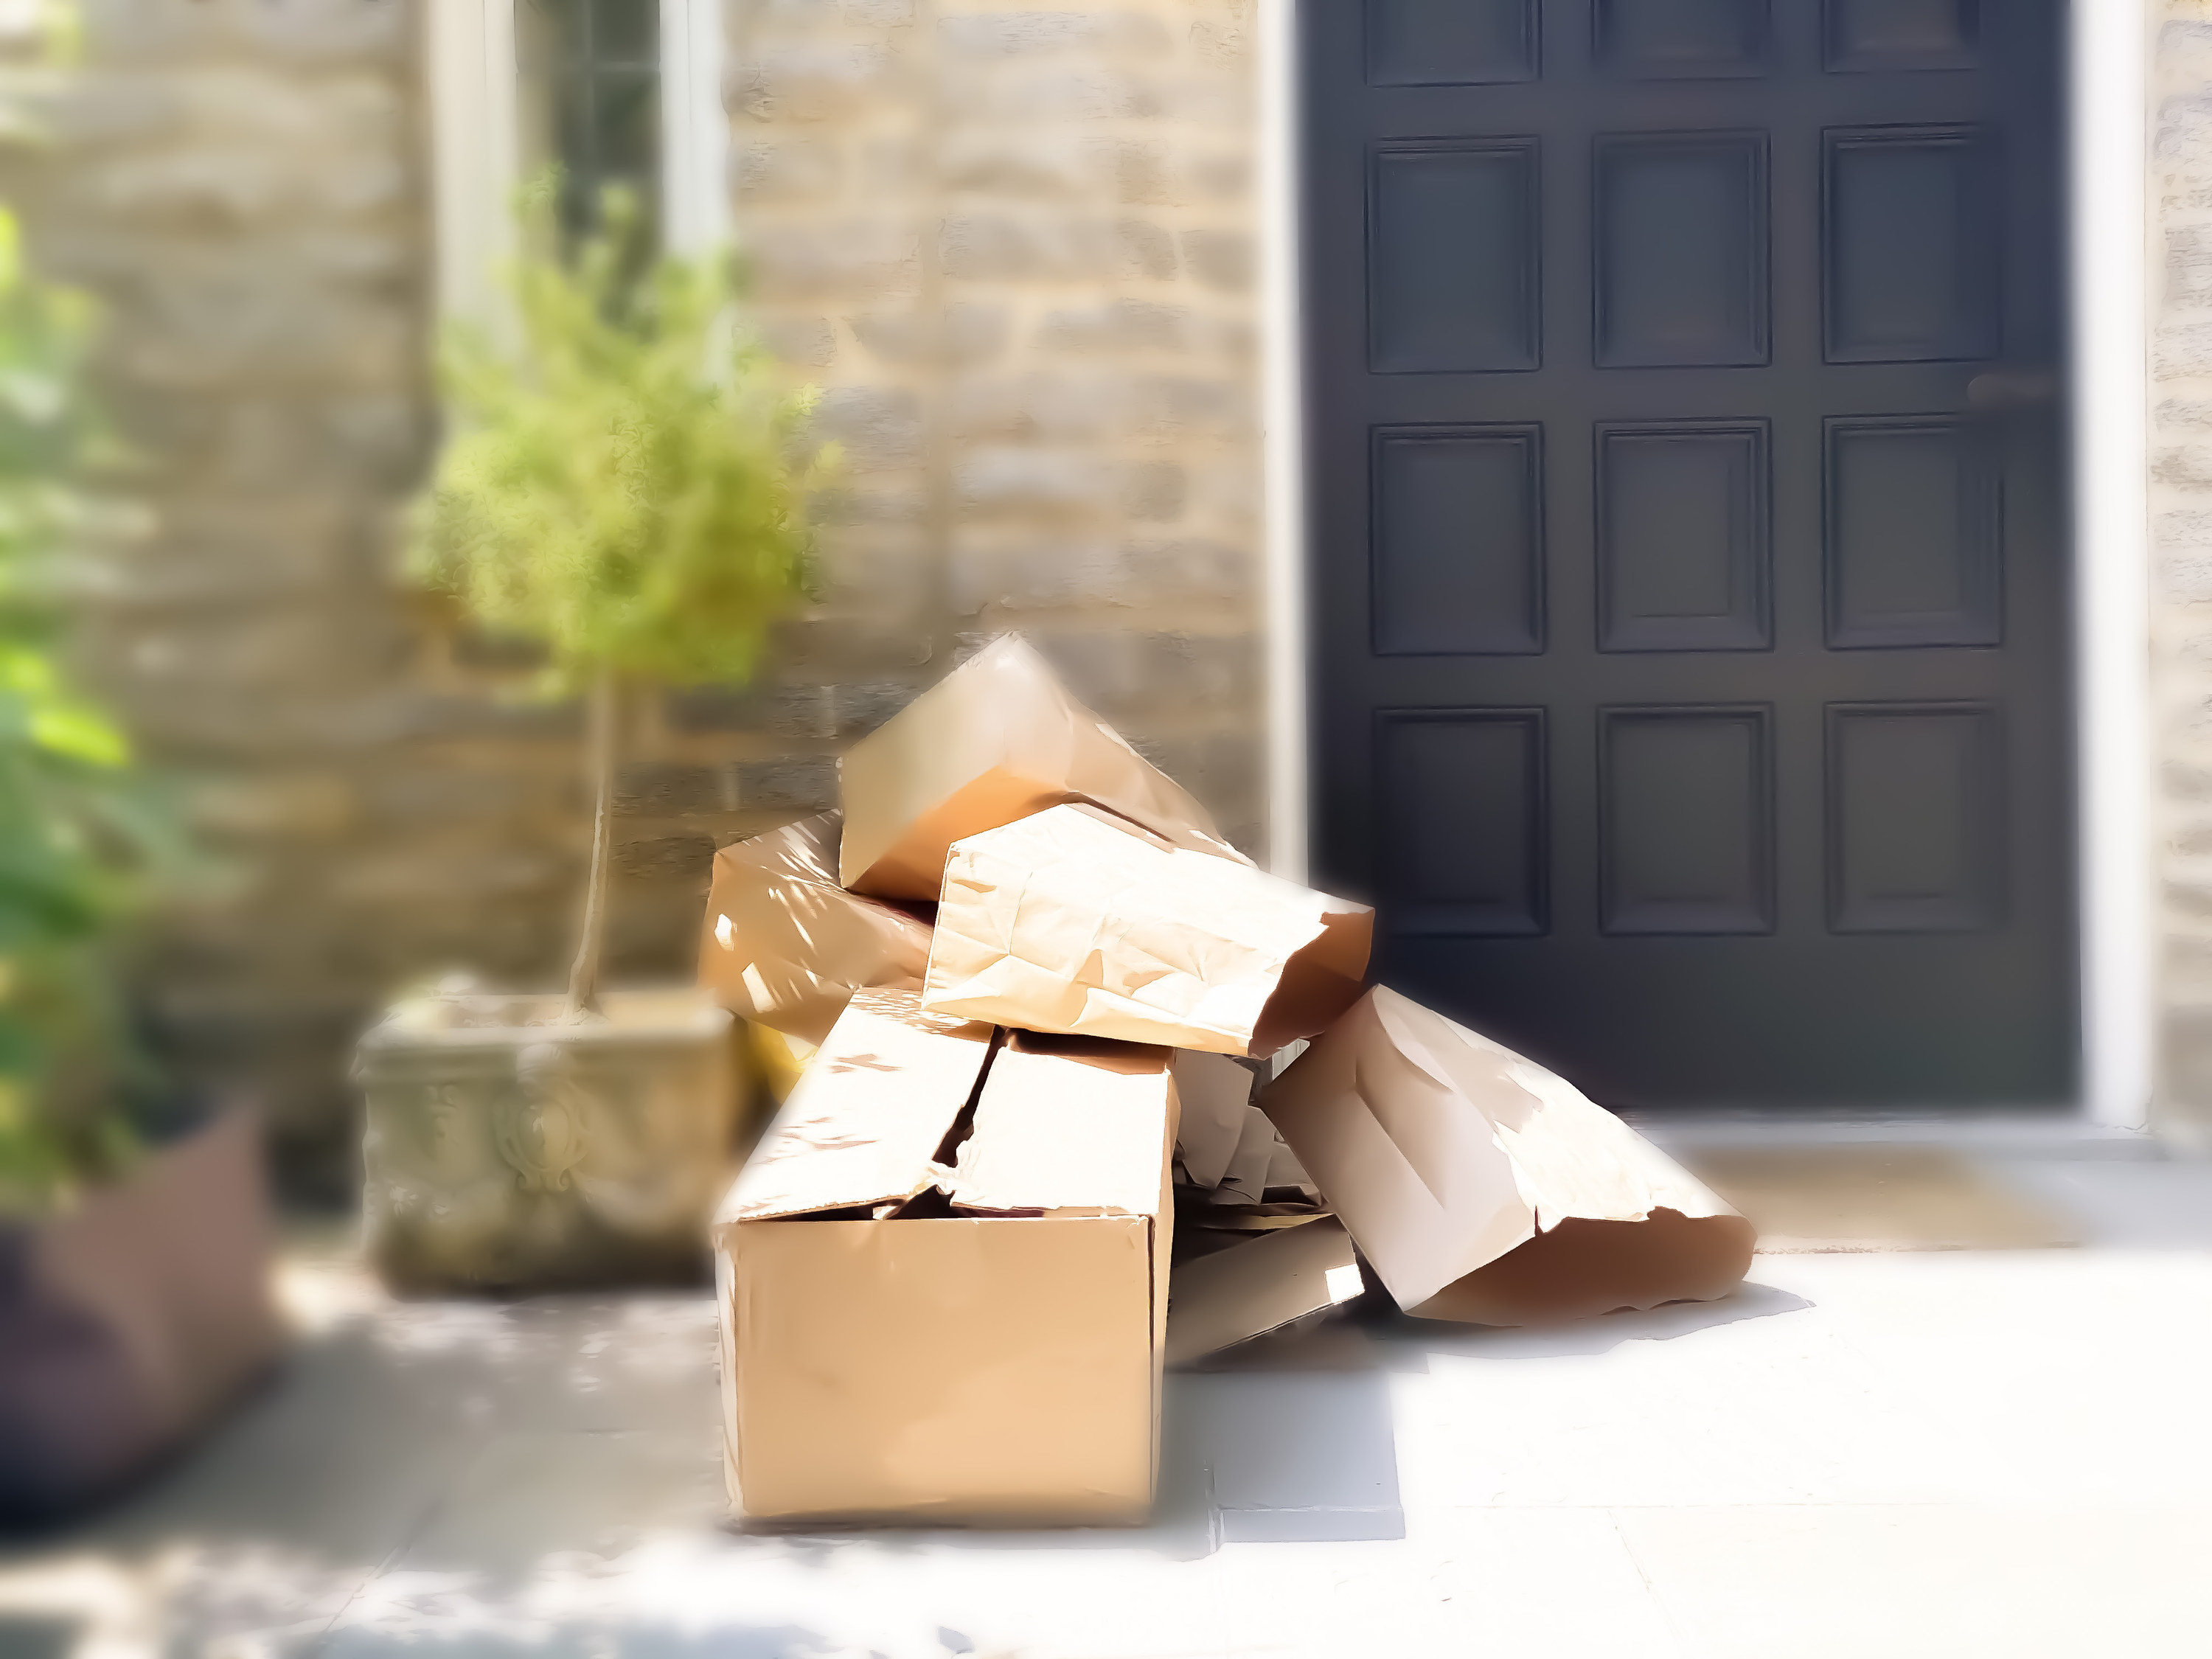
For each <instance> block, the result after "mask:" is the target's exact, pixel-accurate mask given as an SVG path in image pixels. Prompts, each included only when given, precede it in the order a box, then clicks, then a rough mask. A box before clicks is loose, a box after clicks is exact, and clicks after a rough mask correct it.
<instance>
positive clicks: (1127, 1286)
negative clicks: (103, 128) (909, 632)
mask: <svg viewBox="0 0 2212 1659" xmlns="http://www.w3.org/2000/svg"><path fill="white" fill-rule="evenodd" d="M842 802H843V804H842V812H841V813H829V814H825V815H823V817H817V818H812V819H809V820H807V821H805V822H804V823H797V824H793V825H791V826H789V827H787V828H786V829H781V830H778V831H776V832H775V833H774V834H772V835H769V836H761V837H759V838H757V840H753V841H750V842H741V843H739V844H738V845H736V846H733V847H730V848H725V849H723V851H722V852H721V853H720V854H719V855H718V856H717V858H716V860H715V866H714V888H713V891H712V894H711V896H710V897H709V899H708V911H707V921H706V930H705V936H704V939H703V941H702V950H701V976H702V979H703V980H704V981H705V982H707V983H708V985H710V986H712V987H714V988H715V989H716V991H717V992H718V993H719V994H720V996H721V998H722V1000H724V1001H725V1002H726V1004H727V1006H730V1007H731V1008H732V1009H733V1010H734V1011H735V1012H738V1013H740V1014H743V1015H744V1016H745V1017H746V1018H750V1019H752V1020H754V1021H756V1022H758V1023H760V1024H763V1025H766V1026H769V1027H772V1028H774V1029H775V1030H779V1031H782V1032H785V1033H787V1034H789V1035H790V1036H793V1037H796V1038H799V1039H800V1040H801V1041H803V1042H806V1043H811V1044H817V1045H819V1047H818V1050H817V1052H816V1053H815V1054H813V1056H812V1058H811V1060H810V1061H809V1062H808V1064H807V1065H806V1067H805V1071H804V1073H802V1074H801V1075H800V1077H799V1081H798V1083H797V1085H796V1086H795V1087H794V1088H793V1091H792V1092H791V1095H790V1097H789V1098H788V1099H787V1101H786V1103H785V1104H784V1106H783V1109H782V1110H781V1112H780V1113H779V1114H778V1115H777V1117H776V1119H775V1121H774V1122H773V1123H772V1124H771V1125H770V1126H769V1129H768V1131H767V1133H766V1135H765V1136H764V1138H763V1140H762V1143H761V1145H760V1146H759V1148H758V1149H757V1151H756V1152H755V1153H754V1155H753V1157H752V1158H751V1159H750V1161H749V1163H748V1164H747V1165H746V1167H745V1169H744V1172H743V1173H742V1174H741V1176H739V1177H738V1182H737V1184H736V1185H735V1187H734V1188H732V1190H731V1192H730V1194H729V1196H728V1198H727V1200H726V1201H725V1202H724V1204H723V1206H722V1207H721V1210H720V1212H719V1214H718V1215H717V1217H716V1219H715V1223H714V1246H715V1255H716V1261H717V1270H718V1281H719V1285H720V1300H721V1319H722V1393H723V1406H724V1422H725V1431H726V1432H725V1446H726V1455H727V1468H728V1474H729V1480H730V1491H731V1497H732V1503H733V1504H734V1505H735V1506H736V1508H737V1510H738V1513H739V1514H740V1515H741V1516H744V1517H746V1518H747V1519H749V1520H752V1521H757V1522H801V1521H812V1520H823V1519H839V1520H866V1519H902V1520H907V1521H914V1520H942V1521H960V1522H981V1521H993V1522H1011V1523H1040V1522H1128V1521H1134V1520H1138V1519H1140V1518H1142V1517H1143V1516H1144V1515H1145V1514H1146V1511H1147V1510H1149V1509H1150V1507H1151V1504H1152V1493H1153V1488H1154V1484H1155V1480H1156V1476H1157V1471H1158V1457H1159V1431H1158V1425H1159V1401H1160V1376H1161V1371H1162V1368H1163V1366H1164V1364H1170V1363H1177V1364H1180V1363H1185V1362H1188V1361H1190V1360H1194V1359H1199V1358H1204V1357H1206V1356H1207V1355H1209V1354H1212V1353H1215V1352H1219V1351H1220V1350H1222V1349H1225V1348H1227V1347H1231V1346H1235V1345H1237V1344H1239V1343H1242V1342H1244V1341H1247V1340H1251V1339H1254V1338H1255V1337H1260V1336H1263V1335H1265V1334H1267V1333H1269V1332H1272V1331H1275V1330H1278V1329H1280V1328H1283V1327H1285V1326H1288V1325H1291V1324H1292V1323H1294V1322H1298V1321H1301V1320H1305V1319H1310V1318H1312V1317H1315V1316H1318V1315H1321V1314H1322V1313H1323V1312H1324V1311H1325V1310H1328V1309H1330V1308H1332V1307H1334V1306H1337V1305H1340V1304H1344V1303H1346V1302H1348V1301H1350V1300H1352V1298H1353V1297H1358V1295H1360V1294H1361V1293H1362V1292H1363V1291H1364V1290H1365V1289H1366V1280H1365V1279H1364V1277H1363V1267H1364V1269H1366V1270H1367V1271H1370V1272H1371V1273H1373V1275H1374V1277H1375V1278H1376V1279H1378V1280H1380V1282H1381V1285H1382V1288H1383V1290H1384V1291H1387V1292H1388V1293H1389V1297H1391V1298H1392V1299H1393V1300H1395V1303H1396V1304H1397V1305H1398V1306H1399V1307H1401V1308H1402V1309H1403V1310H1406V1311H1407V1312H1408V1313H1411V1314H1414V1315H1418V1316H1421V1317H1425V1318H1435V1319H1452V1320H1465V1321H1472V1322H1480V1323H1486V1324H1518V1323H1527V1322H1535V1321H1540V1320H1547V1319H1556V1318H1562V1317H1573V1316H1580V1315H1583V1314H1594V1313H1602V1312H1606V1311H1608V1310H1613V1309H1616V1308H1624V1307H1636V1308H1645V1307H1650V1306H1653V1305H1655V1304H1658V1303H1660V1302H1665V1301H1671V1300H1678V1299H1682V1298H1698V1297H1717V1296H1721V1295H1724V1294H1725V1293H1726V1292H1727V1291H1729V1289H1730V1288H1732V1287H1733V1286H1734V1285H1735V1284H1736V1283H1737V1282H1738V1281H1739V1280H1740V1279H1741V1277H1742V1275H1743V1273H1744V1270H1745V1268H1746V1267H1747V1265H1748V1263H1749V1261H1750V1255H1751V1249H1752V1243H1753V1239H1752V1234H1751V1229H1750V1227H1749V1225H1747V1223H1746V1222H1745V1221H1744V1220H1743V1218H1741V1216H1738V1215H1737V1214H1735V1212H1733V1211H1731V1210H1730V1209H1729V1208H1728V1206H1726V1205H1724V1204H1723V1203H1722V1202H1721V1201H1720V1200H1718V1199H1717V1198H1716V1197H1715V1196H1714V1195H1713V1194H1711V1192H1709V1191H1708V1190H1706V1189H1705V1188H1704V1187H1702V1186H1701V1185H1699V1183H1698V1182H1696V1181H1695V1180H1694V1179H1692V1177H1691V1176H1688V1175H1687V1174H1686V1173H1685V1172H1684V1171H1683V1170H1680V1169H1679V1168H1678V1167H1676V1166H1675V1165H1674V1164H1672V1163H1670V1162H1669V1161H1668V1159H1667V1158H1665V1157H1664V1156H1663V1155H1662V1154H1661V1153H1660V1152H1658V1151H1657V1150H1656V1148H1654V1147H1653V1146H1650V1144H1649V1143H1648V1142H1646V1141H1644V1140H1643V1139H1641V1138H1640V1137H1638V1135H1637V1134H1636V1133H1634V1132H1633V1131H1632V1130H1631V1129H1629V1128H1628V1127H1627V1126H1626V1125H1625V1124H1623V1123H1622V1122H1621V1121H1620V1120H1619V1119H1618V1118H1615V1117H1613V1115H1611V1114H1610V1113H1607V1112H1606V1111H1603V1110H1601V1109H1600V1108H1598V1107H1596V1106H1595V1105H1593V1104H1591V1103H1589V1101H1588V1100H1585V1099H1584V1098H1583V1097H1582V1096H1581V1095H1580V1094H1579V1093H1577V1091H1575V1090H1574V1088H1573V1087H1572V1086H1571V1085H1568V1084H1567V1083H1565V1081H1563V1080H1562V1079H1559V1077H1557V1076H1555V1075H1554V1074H1553V1073H1550V1072H1547V1071H1546V1070H1545V1069H1543V1068H1542V1067H1541V1066H1536V1065H1534V1064H1533V1063H1531V1062H1530V1061H1528V1060H1523V1059H1522V1058H1521V1057H1520V1056H1518V1055H1516V1054H1512V1053H1510V1051H1508V1050H1506V1049H1504V1048H1500V1047H1498V1045H1497V1044H1496V1043H1493V1042H1489V1041H1487V1040H1486V1039H1485V1038H1483V1037H1481V1036H1477V1035H1476V1034H1475V1033H1474V1032H1472V1031H1469V1030H1466V1029H1465V1028H1464V1027H1462V1026H1460V1025H1457V1024H1454V1023H1453V1022H1451V1021H1450V1020H1448V1019H1446V1018H1443V1017H1442V1016H1441V1015H1438V1014H1436V1013H1432V1012H1430V1011H1429V1010H1427V1009H1425V1008H1423V1007H1421V1006H1419V1005H1417V1004H1415V1003H1413V1002H1412V1001H1409V1000H1407V999H1406V998H1404V997H1402V996H1399V995H1397V994H1395V993H1393V992H1391V991H1389V990H1388V989H1386V988H1384V987H1379V986H1378V987H1374V988H1372V989H1370V988H1367V987H1365V984H1364V980H1365V975H1366V971H1367V963H1368V953H1369V947H1370V937H1371V932H1372V925H1373V920H1374V918H1373V914H1372V912H1370V910H1369V909H1367V908H1366V907H1365V906H1364V905H1358V904H1353V903H1349V902H1345V901H1342V900H1339V899H1334V898H1330V897H1328V896H1325V895H1323V894H1320V893H1315V892H1311V891H1309V890H1306V889H1304V888H1302V887H1299V886H1297V885H1295V884H1291V883H1289V882H1285V881H1282V880H1280V879H1279V878H1275V877H1273V876H1271V875H1268V874H1267V873H1265V872H1261V871H1260V870H1257V869H1255V868H1254V867H1253V866H1252V865H1251V863H1250V862H1249V860H1246V859H1245V858H1243V855H1241V854H1238V853H1237V851H1236V850H1235V849H1234V848H1231V847H1230V846H1229V845H1228V844H1227V843H1226V842H1224V841H1223V840H1222V839H1221V838H1220V836H1219V835H1218V831H1217V830H1216V829H1215V828H1214V825H1213V823H1212V819H1211V818H1210V817H1208V816H1207V814H1206V811H1205V809H1204V808H1203V807H1201V806H1200V805H1199V804H1198V802H1197V801H1195V800H1194V799H1192V798H1191V797H1190V796H1189V795H1188V794H1187V793H1184V792H1183V791H1182V789H1180V788H1178V787H1176V785H1175V784H1174V783H1173V782H1172V781H1170V780H1169V779H1168V778H1167V777H1165V776H1164V775H1162V774H1161V773H1160V772H1158V770H1157V769H1154V768H1153V767H1152V766H1151V765H1149V764H1148V763H1146V761H1145V760H1144V759H1143V758H1142V757H1140V756H1139V755H1138V754H1137V753H1136V751H1135V750H1133V749H1131V748H1130V747H1129V745H1128V744H1127V743H1125V742H1124V741H1123V740H1122V739H1121V738H1120V737H1119V736H1117V735H1116V734H1115V732H1113V731H1112V730H1110V729H1109V727H1108V726H1105V725H1104V723H1103V722H1102V721H1101V720H1098V719H1097V716H1096V715H1094V714H1091V712H1090V711H1089V710H1088V709H1086V708H1083V707H1082V706H1081V705H1080V704H1079V703H1077V702H1075V701H1074V700H1073V698H1071V697H1070V696H1068V695H1067V693H1066V690H1064V689H1063V688H1062V687H1061V686H1060V684H1059V683H1058V681H1057V680H1056V679H1055V678H1054V676H1053V674H1052V672H1051V671H1050V670H1049V669H1048V667H1047V666H1046V665H1045V664H1044V663H1043V661H1042V659H1040V658H1039V657H1038V656H1037V655H1036V653H1035V652H1034V651H1032V650H1031V649H1030V647H1028V646H1027V645H1026V644H1024V642H1023V641H1020V640H1019V639H1018V638H1013V637H1007V638H1004V639H1001V640H999V641H996V642H995V643H994V644H993V645H991V646H989V647H987V648H986V649H985V650H984V651H982V652H981V653H979V654H978V655H976V656H975V657H974V658H972V659H970V660H969V661H968V662H967V663H966V664H964V665H962V666H961V667H959V668H958V669H957V670H955V671H953V672H952V673H951V674H950V675H949V676H947V677H946V678H945V680H943V681H942V682H941V683H940V684H939V685H937V686H936V687H935V688H934V689H933V690H930V691H929V692H927V693H926V694H924V695H923V696H921V697H920V698H918V699H917V700H916V701H915V702H914V703H912V704H911V705H910V706H909V707H908V708H907V709H906V710H905V711H904V712H903V713H902V714H899V715H898V716H896V718H894V719H893V720H890V722H889V723H887V724H886V725H884V726H883V727H882V728H880V729H879V730H878V731H877V732H875V733H874V734H873V735H872V736H871V737H869V738H866V739H865V740H864V741H863V742H861V743H860V744H858V745H856V746H855V747H854V749H853V750H851V751H850V752H849V753H848V755H847V756H846V757H845V760H844V763H843V773H842ZM1301 1038H1311V1039H1314V1041H1313V1042H1311V1044H1310V1047H1309V1048H1307V1049H1306V1051H1305V1052H1304V1054H1301V1055H1300V1056H1299V1057H1298V1058H1297V1060H1295V1061H1294V1062H1293V1063H1292V1064H1291V1065H1290V1066H1288V1067H1287V1069H1285V1070H1283V1071H1282V1072H1281V1073H1280V1075H1279V1076H1272V1077H1271V1075H1270V1073H1271V1071H1272V1067H1271V1066H1268V1065H1267V1064H1265V1063H1263V1062H1265V1061H1267V1060H1268V1059H1269V1058H1270V1057H1273V1056H1275V1055H1277V1054H1279V1051H1281V1050H1282V1049H1283V1048H1285V1047H1286V1046H1287V1045H1289V1044H1291V1043H1292V1042H1296V1041H1297V1040H1299V1039H1301ZM1178 1215H1181V1216H1182V1217H1184V1218H1186V1221H1185V1237H1184V1238H1183V1240H1182V1242H1181V1243H1178V1241H1177V1238H1176V1220H1177V1217H1178ZM1171 1260H1172V1262H1173V1264H1174V1265H1173V1267H1172V1269H1171V1266H1170V1263H1171Z"/></svg>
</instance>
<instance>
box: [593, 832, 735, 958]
mask: <svg viewBox="0 0 2212 1659" xmlns="http://www.w3.org/2000/svg"><path fill="white" fill-rule="evenodd" d="M614 865H615V868H616V869H617V870H618V871H620V872H622V873H623V875H625V876H632V877H637V878H642V879H644V880H647V881H670V880H690V879H696V880H698V881H700V882H702V883H703V882H704V881H705V879H706V878H707V874H708V871H709V870H710V869H711V868H712V867H713V865H714V837H713V836H638V837H637V838H635V840H629V839H625V840H621V841H617V842H616V843H615V846H614ZM653 931H654V934H655V935H656V937H657V938H658V937H659V936H661V934H662V930H661V929H659V928H656V929H654V930H653Z"/></svg>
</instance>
